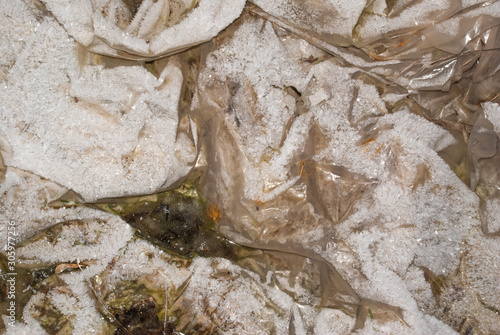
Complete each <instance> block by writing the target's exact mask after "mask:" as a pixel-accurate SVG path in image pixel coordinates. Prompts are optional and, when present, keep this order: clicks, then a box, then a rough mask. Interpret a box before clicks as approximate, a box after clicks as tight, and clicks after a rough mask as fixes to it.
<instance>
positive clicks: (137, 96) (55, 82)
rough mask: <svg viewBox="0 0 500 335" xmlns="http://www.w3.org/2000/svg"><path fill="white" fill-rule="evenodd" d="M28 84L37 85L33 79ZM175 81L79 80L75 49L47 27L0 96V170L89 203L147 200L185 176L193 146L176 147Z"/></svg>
mask: <svg viewBox="0 0 500 335" xmlns="http://www.w3.org/2000/svg"><path fill="white" fill-rule="evenodd" d="M35 78H36V79H35ZM182 80H183V78H182V73H181V71H180V69H179V68H178V66H177V65H175V61H174V60H172V61H171V62H170V63H169V65H167V67H166V68H165V70H164V72H163V73H162V74H161V75H160V77H159V78H156V77H154V76H153V75H152V74H151V73H149V72H147V71H146V70H145V69H144V68H141V67H116V68H113V69H103V68H102V67H99V66H86V67H85V68H83V70H82V72H81V73H80V68H79V65H78V63H77V59H76V55H75V45H74V42H73V40H72V39H71V38H69V37H68V36H67V34H66V32H65V31H64V30H63V29H62V28H61V27H60V26H59V25H58V24H57V23H56V22H55V21H53V20H50V19H47V20H45V21H44V22H43V23H42V24H41V25H40V27H39V28H38V29H37V31H36V33H35V34H33V35H32V36H31V37H30V38H29V40H28V41H27V42H26V47H25V48H24V49H23V50H22V52H21V53H20V54H19V56H18V58H17V61H16V63H15V65H14V66H13V67H12V69H11V70H10V72H9V75H8V79H7V81H6V83H5V85H4V86H2V88H0V104H1V108H0V116H1V117H2V118H3V120H4V122H2V123H1V125H0V132H1V133H3V134H4V135H5V136H6V137H7V138H8V141H9V145H10V147H11V150H12V152H13V154H12V155H11V156H8V157H5V164H6V165H8V166H16V167H18V168H21V169H25V170H29V171H32V172H34V173H36V174H38V175H40V176H43V177H45V178H48V179H50V180H53V181H55V182H57V183H59V184H61V185H63V186H65V187H66V188H68V189H72V190H74V191H75V192H77V193H79V194H81V195H82V196H83V198H84V199H85V200H87V201H92V200H95V199H97V198H104V197H112V196H124V195H127V194H128V195H131V194H141V193H153V192H156V191H158V190H160V189H165V188H166V187H168V186H169V185H171V184H172V183H174V182H176V181H177V180H178V179H180V178H181V177H183V176H184V175H186V174H187V173H188V172H189V170H190V167H189V166H188V164H189V163H190V162H191V161H192V160H193V159H194V157H195V149H194V144H193V143H192V142H191V141H190V140H189V139H188V138H187V137H186V136H179V137H178V138H176V131H177V125H178V116H177V114H178V111H177V106H178V102H179V96H180V91H181V85H182Z"/></svg>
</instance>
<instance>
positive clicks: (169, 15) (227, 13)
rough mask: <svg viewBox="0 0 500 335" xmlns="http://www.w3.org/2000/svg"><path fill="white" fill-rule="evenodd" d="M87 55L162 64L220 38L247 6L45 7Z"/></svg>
mask: <svg viewBox="0 0 500 335" xmlns="http://www.w3.org/2000/svg"><path fill="white" fill-rule="evenodd" d="M43 2H44V3H45V5H46V6H47V9H48V10H49V11H50V12H51V13H52V14H53V15H54V16H55V17H56V18H57V20H58V21H59V22H60V23H61V24H62V25H63V26H64V28H65V29H66V30H67V31H68V33H69V34H70V35H71V36H72V37H73V38H74V39H75V40H76V41H78V42H79V43H80V44H82V45H83V46H84V47H85V48H86V49H87V50H90V51H92V52H95V53H99V54H104V55H108V56H113V57H119V58H125V59H141V60H142V59H146V60H151V59H158V58H161V57H165V56H169V55H172V54H175V53H178V52H181V51H183V50H186V49H188V48H190V47H193V46H195V45H198V44H201V43H203V42H206V41H208V40H210V39H212V38H213V37H215V36H216V35H217V34H218V33H219V32H220V31H221V30H222V29H224V28H226V27H227V26H228V25H229V24H230V23H231V22H232V21H234V20H235V19H236V18H237V17H238V16H239V15H240V14H241V11H242V10H243V6H244V4H245V2H244V1H242V0H236V1H225V0H217V1H210V0H159V1H152V0H144V1H133V0H112V1H96V0H79V1H59V0H55V1H52V0H47V1H43Z"/></svg>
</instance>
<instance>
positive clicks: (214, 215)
mask: <svg viewBox="0 0 500 335" xmlns="http://www.w3.org/2000/svg"><path fill="white" fill-rule="evenodd" d="M220 216H221V213H220V210H219V208H218V207H217V205H215V206H212V205H210V206H208V217H209V218H210V219H212V221H213V222H217V221H219V219H220Z"/></svg>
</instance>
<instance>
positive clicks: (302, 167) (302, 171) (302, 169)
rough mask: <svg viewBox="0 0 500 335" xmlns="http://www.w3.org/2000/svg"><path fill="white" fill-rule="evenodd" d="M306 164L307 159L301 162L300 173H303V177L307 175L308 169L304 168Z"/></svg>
mask: <svg viewBox="0 0 500 335" xmlns="http://www.w3.org/2000/svg"><path fill="white" fill-rule="evenodd" d="M304 164H306V162H305V161H302V162H300V163H299V171H300V174H301V175H302V177H305V176H306V170H305V169H304Z"/></svg>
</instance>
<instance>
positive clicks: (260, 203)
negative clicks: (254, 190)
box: [255, 197, 265, 206]
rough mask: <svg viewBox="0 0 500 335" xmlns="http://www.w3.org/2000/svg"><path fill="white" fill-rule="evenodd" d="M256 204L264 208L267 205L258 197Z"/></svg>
mask: <svg viewBox="0 0 500 335" xmlns="http://www.w3.org/2000/svg"><path fill="white" fill-rule="evenodd" d="M255 203H256V204H257V205H258V206H262V205H264V204H265V202H264V201H262V200H260V199H259V198H258V197H257V199H255Z"/></svg>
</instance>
